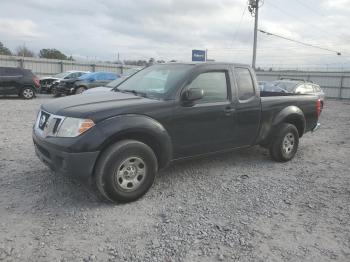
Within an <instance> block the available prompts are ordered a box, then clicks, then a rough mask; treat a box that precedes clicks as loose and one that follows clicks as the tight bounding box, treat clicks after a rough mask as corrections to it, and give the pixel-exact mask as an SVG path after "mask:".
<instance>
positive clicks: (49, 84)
mask: <svg viewBox="0 0 350 262" xmlns="http://www.w3.org/2000/svg"><path fill="white" fill-rule="evenodd" d="M86 73H90V72H89V71H77V70H70V71H66V72H63V73H59V74H57V75H53V76H48V77H42V78H41V79H40V86H41V92H45V93H51V92H52V88H53V87H54V86H56V85H58V83H59V82H60V81H61V80H62V79H73V78H78V77H80V76H82V75H84V74H86Z"/></svg>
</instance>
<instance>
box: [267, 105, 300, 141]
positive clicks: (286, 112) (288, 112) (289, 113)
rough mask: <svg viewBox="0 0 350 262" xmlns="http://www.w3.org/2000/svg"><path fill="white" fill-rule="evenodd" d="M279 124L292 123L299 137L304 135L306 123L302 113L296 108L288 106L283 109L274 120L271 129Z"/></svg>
mask: <svg viewBox="0 0 350 262" xmlns="http://www.w3.org/2000/svg"><path fill="white" fill-rule="evenodd" d="M281 123H293V124H295V125H296V128H297V129H298V132H299V136H300V137H301V136H302V135H303V134H304V131H305V126H306V121H305V116H304V113H303V111H302V110H301V109H300V108H299V107H296V106H288V107H286V108H283V109H282V110H281V111H280V112H279V113H278V114H277V115H276V116H275V118H274V120H273V122H272V129H274V128H276V127H277V126H278V125H279V124H281Z"/></svg>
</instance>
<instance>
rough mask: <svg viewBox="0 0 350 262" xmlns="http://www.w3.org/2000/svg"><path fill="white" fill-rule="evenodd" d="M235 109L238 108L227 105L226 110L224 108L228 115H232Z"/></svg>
mask: <svg viewBox="0 0 350 262" xmlns="http://www.w3.org/2000/svg"><path fill="white" fill-rule="evenodd" d="M235 111H236V109H235V108H232V107H226V108H225V110H224V112H225V115H227V116H230V115H232V114H233V113H234V112H235Z"/></svg>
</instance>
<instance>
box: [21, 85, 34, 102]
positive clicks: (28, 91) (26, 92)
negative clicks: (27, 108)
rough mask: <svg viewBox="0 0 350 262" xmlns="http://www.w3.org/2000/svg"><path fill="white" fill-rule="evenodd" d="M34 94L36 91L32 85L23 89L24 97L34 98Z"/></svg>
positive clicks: (22, 95)
mask: <svg viewBox="0 0 350 262" xmlns="http://www.w3.org/2000/svg"><path fill="white" fill-rule="evenodd" d="M34 96H35V93H34V90H33V88H31V87H24V88H23V89H22V91H21V97H22V98H24V99H32V98H33V97H34Z"/></svg>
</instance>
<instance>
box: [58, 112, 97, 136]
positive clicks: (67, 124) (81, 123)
mask: <svg viewBox="0 0 350 262" xmlns="http://www.w3.org/2000/svg"><path fill="white" fill-rule="evenodd" d="M94 125H95V123H94V122H93V121H92V120H91V119H81V118H73V117H66V118H65V119H64V120H63V123H62V124H61V126H60V127H59V129H58V132H57V136H58V137H76V136H79V135H80V134H82V133H84V132H86V131H87V130H89V129H90V128H91V127H93V126H94Z"/></svg>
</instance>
